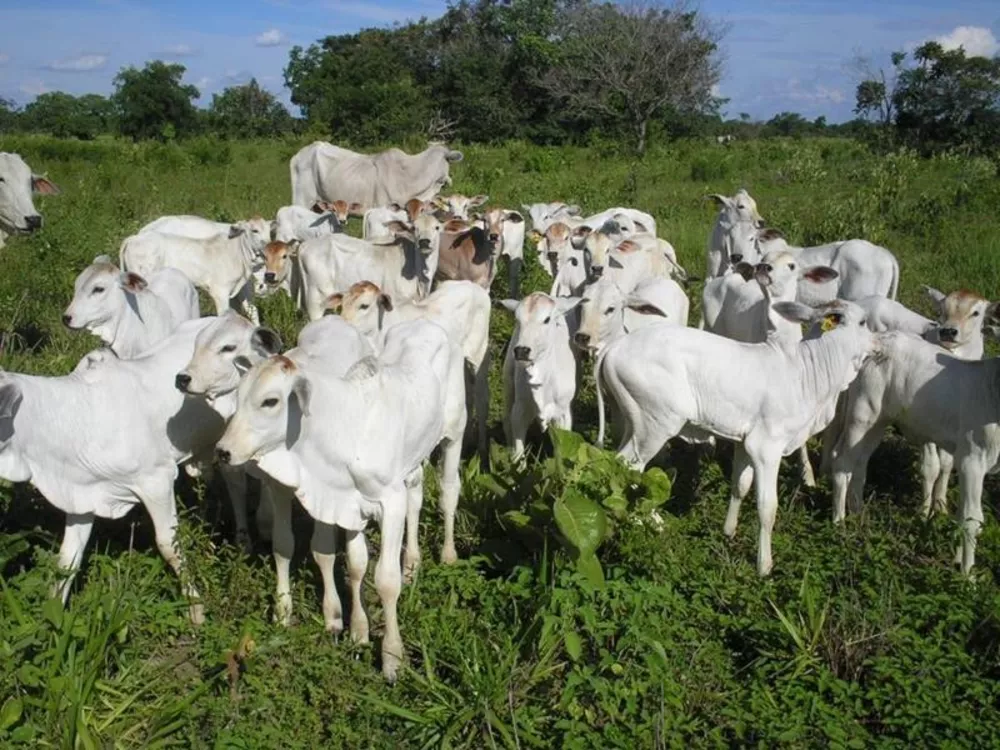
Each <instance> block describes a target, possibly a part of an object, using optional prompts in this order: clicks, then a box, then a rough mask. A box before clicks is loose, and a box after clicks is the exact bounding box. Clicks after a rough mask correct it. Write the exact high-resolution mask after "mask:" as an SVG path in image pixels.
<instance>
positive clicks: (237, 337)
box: [174, 310, 282, 400]
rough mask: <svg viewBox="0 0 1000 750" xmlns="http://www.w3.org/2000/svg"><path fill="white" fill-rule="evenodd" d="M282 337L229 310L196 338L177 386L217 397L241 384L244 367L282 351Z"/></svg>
mask: <svg viewBox="0 0 1000 750" xmlns="http://www.w3.org/2000/svg"><path fill="white" fill-rule="evenodd" d="M281 346H282V344H281V338H280V337H279V336H278V334H276V333H275V332H274V331H272V330H270V329H269V328H258V327H257V326H255V325H254V324H253V323H251V322H250V321H249V320H247V319H246V318H244V317H243V316H241V315H239V314H238V313H237V312H236V311H235V310H227V311H226V312H224V313H223V314H222V315H220V316H218V317H217V318H216V319H215V321H214V322H213V323H212V324H211V325H209V326H207V327H206V328H204V329H203V330H202V331H201V332H200V333H199V334H198V337H197V338H196V339H195V342H194V354H193V355H192V356H191V361H190V362H188V364H187V366H186V367H185V368H184V369H183V370H181V371H180V372H179V373H177V376H176V378H175V380H174V382H175V384H176V386H177V389H178V390H179V391H181V392H182V393H187V394H190V395H192V396H204V397H205V398H207V399H208V400H214V399H216V398H218V397H220V396H224V395H225V394H227V393H231V392H233V391H234V390H236V388H237V387H238V386H239V384H240V377H241V374H242V373H241V369H240V368H243V369H244V370H245V369H246V368H247V367H249V366H250V365H251V364H252V363H253V362H256V361H259V360H260V359H263V358H264V357H269V356H271V355H273V354H277V353H278V352H280V351H281Z"/></svg>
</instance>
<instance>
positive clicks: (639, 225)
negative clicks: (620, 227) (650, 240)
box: [633, 221, 649, 233]
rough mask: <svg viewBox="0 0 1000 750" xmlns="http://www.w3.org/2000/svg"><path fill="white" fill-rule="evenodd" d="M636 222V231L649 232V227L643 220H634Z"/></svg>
mask: <svg viewBox="0 0 1000 750" xmlns="http://www.w3.org/2000/svg"><path fill="white" fill-rule="evenodd" d="M633 223H634V224H635V231H637V232H646V233H648V232H649V228H648V227H647V226H646V225H645V224H643V223H642V222H641V221H636V222H633Z"/></svg>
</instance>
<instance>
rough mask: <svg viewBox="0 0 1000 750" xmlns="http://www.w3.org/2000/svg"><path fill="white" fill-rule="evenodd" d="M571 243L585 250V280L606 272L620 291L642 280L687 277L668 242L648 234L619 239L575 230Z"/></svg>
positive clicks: (608, 235) (682, 278)
mask: <svg viewBox="0 0 1000 750" xmlns="http://www.w3.org/2000/svg"><path fill="white" fill-rule="evenodd" d="M581 236H582V237H583V240H582V243H581V242H580V237H581ZM574 244H575V245H580V244H582V245H583V247H584V249H585V250H586V260H587V261H588V263H587V267H588V269H587V270H588V278H589V277H600V276H601V275H602V274H605V273H607V274H608V276H609V277H610V278H611V279H612V280H613V281H615V282H616V283H617V284H618V286H619V287H621V288H622V290H624V291H628V290H630V289H632V288H633V287H634V286H635V285H636V284H638V283H639V282H640V281H642V280H644V279H651V278H654V277H657V276H659V277H662V278H670V277H671V276H675V275H676V276H677V278H678V279H680V280H684V279H686V278H687V273H686V272H685V271H684V269H683V268H681V267H680V265H679V264H678V263H677V256H676V254H675V253H674V249H673V247H672V246H671V245H670V243H668V242H666V241H665V240H661V239H659V238H657V237H656V236H655V235H652V234H648V233H641V234H636V235H633V237H632V238H631V239H626V240H621V239H619V238H618V237H616V236H615V235H612V234H608V233H607V232H605V231H604V230H599V231H595V232H591V231H589V230H587V231H586V233H585V234H582V233H581V230H579V229H578V230H577V231H576V232H575V233H574Z"/></svg>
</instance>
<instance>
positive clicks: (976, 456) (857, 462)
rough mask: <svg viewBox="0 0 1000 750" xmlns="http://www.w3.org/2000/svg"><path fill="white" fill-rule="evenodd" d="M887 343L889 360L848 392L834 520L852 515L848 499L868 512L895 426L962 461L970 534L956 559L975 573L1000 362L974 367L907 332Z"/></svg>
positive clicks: (996, 453)
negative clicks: (870, 474) (886, 439)
mask: <svg viewBox="0 0 1000 750" xmlns="http://www.w3.org/2000/svg"><path fill="white" fill-rule="evenodd" d="M881 338H882V340H881V342H880V347H881V350H882V352H883V356H880V357H878V358H877V359H872V360H871V361H870V362H868V363H866V364H865V366H864V367H863V368H862V369H861V373H860V374H859V376H858V379H857V381H856V382H855V384H852V386H851V388H850V390H849V391H848V394H847V402H846V409H845V411H846V415H845V424H844V428H843V430H842V432H841V433H840V438H839V440H838V441H837V443H836V447H835V448H834V449H833V456H832V459H833V503H834V506H833V507H834V519H835V520H838V519H841V518H843V517H844V513H845V509H846V508H845V506H846V504H847V502H848V498H849V499H850V505H851V510H852V511H856V510H858V509H859V508H860V506H861V498H862V493H863V492H864V486H865V479H866V474H867V467H868V459H869V457H870V456H871V454H872V453H873V452H874V450H875V448H876V447H877V446H878V444H879V442H880V441H881V439H882V433H883V431H884V429H885V427H886V426H887V425H888V424H890V423H894V424H896V425H897V426H898V427H899V428H901V429H902V431H903V434H904V435H906V436H907V437H909V438H910V439H912V440H916V441H917V442H920V443H934V444H935V445H937V446H938V447H939V448H940V449H941V451H947V452H948V453H949V454H951V455H953V456H954V459H955V463H956V465H957V466H958V486H959V494H960V496H961V506H960V509H959V512H958V520H959V521H960V522H961V524H962V527H963V532H964V533H963V535H962V543H961V545H960V547H959V550H958V552H957V554H956V562H959V563H960V564H961V567H962V572H963V573H966V574H968V573H969V571H970V570H971V569H972V566H973V565H974V564H975V555H976V538H977V537H978V535H979V531H980V528H981V526H982V523H983V507H982V494H983V478H984V477H985V476H986V474H987V473H991V472H993V471H995V470H996V469H997V464H998V459H1000V404H998V400H997V395H996V394H997V383H998V382H1000V359H996V358H993V359H988V360H986V361H985V362H967V361H964V360H960V359H957V358H955V357H951V356H949V355H948V354H946V353H945V352H943V351H941V349H940V348H939V347H937V346H934V345H933V344H929V343H927V342H926V341H923V340H921V339H919V338H917V337H915V336H911V335H910V334H906V333H885V334H881ZM946 476H947V475H946Z"/></svg>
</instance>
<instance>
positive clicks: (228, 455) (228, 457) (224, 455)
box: [215, 448, 233, 464]
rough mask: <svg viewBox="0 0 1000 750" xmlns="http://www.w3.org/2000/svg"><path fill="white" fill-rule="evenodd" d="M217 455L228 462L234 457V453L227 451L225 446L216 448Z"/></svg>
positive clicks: (223, 461) (220, 459)
mask: <svg viewBox="0 0 1000 750" xmlns="http://www.w3.org/2000/svg"><path fill="white" fill-rule="evenodd" d="M215 456H216V458H218V459H219V461H220V462H221V463H224V464H228V463H229V462H230V461H231V460H232V459H233V454H232V453H230V452H229V451H227V450H226V449H225V448H216V449H215Z"/></svg>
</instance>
